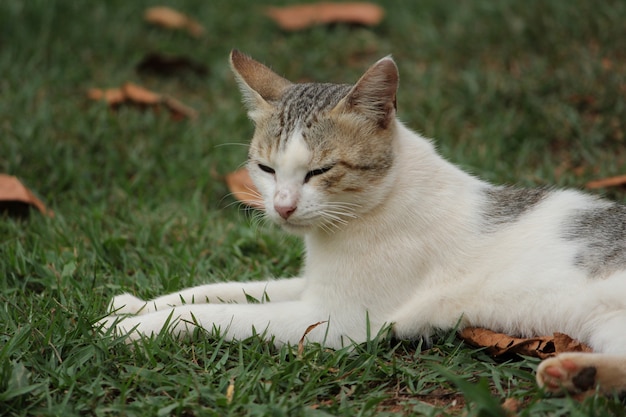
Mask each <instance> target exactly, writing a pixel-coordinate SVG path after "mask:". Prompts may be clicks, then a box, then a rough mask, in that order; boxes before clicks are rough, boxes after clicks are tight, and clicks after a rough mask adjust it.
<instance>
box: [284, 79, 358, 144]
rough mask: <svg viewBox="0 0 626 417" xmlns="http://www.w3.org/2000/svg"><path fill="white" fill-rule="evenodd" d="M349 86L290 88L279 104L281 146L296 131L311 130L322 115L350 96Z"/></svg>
mask: <svg viewBox="0 0 626 417" xmlns="http://www.w3.org/2000/svg"><path fill="white" fill-rule="evenodd" d="M351 88H352V86H350V85H347V84H325V83H306V84H295V85H293V86H292V87H291V88H289V89H288V90H287V91H286V92H285V94H284V95H283V97H282V98H281V100H280V102H279V103H278V106H277V108H278V112H277V113H278V119H279V124H280V133H279V136H280V144H279V147H284V146H285V145H286V141H287V140H288V139H289V137H291V134H292V133H293V131H294V129H295V128H296V127H298V126H299V127H300V128H301V129H303V131H306V129H308V128H310V127H311V126H312V125H313V124H314V123H315V122H316V121H317V119H318V117H319V116H320V114H322V113H324V112H325V111H329V110H332V109H333V108H334V107H335V106H336V105H337V103H339V101H340V100H341V99H342V98H343V97H345V96H346V94H348V92H349V91H350V89H351Z"/></svg>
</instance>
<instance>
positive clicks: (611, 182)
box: [585, 175, 626, 190]
mask: <svg viewBox="0 0 626 417" xmlns="http://www.w3.org/2000/svg"><path fill="white" fill-rule="evenodd" d="M619 186H626V175H617V176H615V177H609V178H602V179H599V180H595V181H589V182H588V183H587V184H585V188H587V189H589V190H594V189H596V188H607V187H619Z"/></svg>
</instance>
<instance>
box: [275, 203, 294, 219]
mask: <svg viewBox="0 0 626 417" xmlns="http://www.w3.org/2000/svg"><path fill="white" fill-rule="evenodd" d="M297 208H298V206H295V205H291V204H288V205H284V206H283V205H279V204H274V210H276V212H277V213H278V214H279V215H280V217H282V218H283V219H285V220H287V219H288V218H289V216H291V215H292V214H293V212H294V211H296V209H297Z"/></svg>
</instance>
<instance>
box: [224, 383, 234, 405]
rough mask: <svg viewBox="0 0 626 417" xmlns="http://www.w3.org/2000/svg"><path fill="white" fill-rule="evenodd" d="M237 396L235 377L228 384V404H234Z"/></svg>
mask: <svg viewBox="0 0 626 417" xmlns="http://www.w3.org/2000/svg"><path fill="white" fill-rule="evenodd" d="M234 396H235V377H232V378H231V379H230V382H229V383H228V387H227V388H226V402H227V403H228V404H230V403H231V402H233V397H234Z"/></svg>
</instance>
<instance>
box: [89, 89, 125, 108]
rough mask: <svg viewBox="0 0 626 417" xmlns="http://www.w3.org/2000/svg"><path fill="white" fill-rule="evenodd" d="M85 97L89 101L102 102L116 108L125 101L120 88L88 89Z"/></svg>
mask: <svg viewBox="0 0 626 417" xmlns="http://www.w3.org/2000/svg"><path fill="white" fill-rule="evenodd" d="M87 97H89V98H90V99H91V100H104V101H105V102H106V103H107V104H108V105H109V106H116V105H118V104H121V103H123V102H124V100H126V95H125V94H124V92H123V91H122V89H121V88H109V89H106V90H102V89H100V88H90V89H89V90H87Z"/></svg>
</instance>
